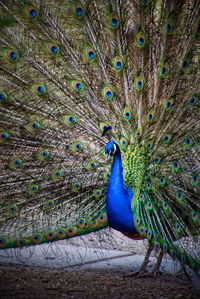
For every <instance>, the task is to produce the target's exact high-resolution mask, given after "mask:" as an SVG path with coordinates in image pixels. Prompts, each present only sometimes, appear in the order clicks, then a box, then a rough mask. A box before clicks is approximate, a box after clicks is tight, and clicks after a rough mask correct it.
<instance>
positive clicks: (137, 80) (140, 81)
mask: <svg viewBox="0 0 200 299" xmlns="http://www.w3.org/2000/svg"><path fill="white" fill-rule="evenodd" d="M135 87H136V90H137V91H139V92H140V91H142V89H143V87H144V78H143V77H142V76H140V77H136V78H135Z"/></svg>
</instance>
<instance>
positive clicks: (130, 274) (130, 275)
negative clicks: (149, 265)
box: [124, 270, 148, 277]
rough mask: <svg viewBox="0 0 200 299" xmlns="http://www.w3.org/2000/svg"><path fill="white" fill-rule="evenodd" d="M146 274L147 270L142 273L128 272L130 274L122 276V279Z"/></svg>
mask: <svg viewBox="0 0 200 299" xmlns="http://www.w3.org/2000/svg"><path fill="white" fill-rule="evenodd" d="M146 272H148V271H147V270H143V271H140V270H139V271H135V272H130V273H126V274H124V277H134V276H137V277H138V275H142V274H143V273H146Z"/></svg>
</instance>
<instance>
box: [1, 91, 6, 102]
mask: <svg viewBox="0 0 200 299" xmlns="http://www.w3.org/2000/svg"><path fill="white" fill-rule="evenodd" d="M5 98H6V94H5V93H4V92H1V93H0V102H3V101H4V100H5Z"/></svg>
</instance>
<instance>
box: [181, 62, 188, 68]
mask: <svg viewBox="0 0 200 299" xmlns="http://www.w3.org/2000/svg"><path fill="white" fill-rule="evenodd" d="M187 66H188V62H187V60H184V61H183V63H182V69H185V68H186V67H187Z"/></svg>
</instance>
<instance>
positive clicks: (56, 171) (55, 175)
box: [51, 169, 63, 181]
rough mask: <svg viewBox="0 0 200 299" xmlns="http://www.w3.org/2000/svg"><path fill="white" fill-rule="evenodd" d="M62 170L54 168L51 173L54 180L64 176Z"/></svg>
mask: <svg viewBox="0 0 200 299" xmlns="http://www.w3.org/2000/svg"><path fill="white" fill-rule="evenodd" d="M62 175H63V174H62V171H61V170H60V169H54V170H53V171H52V173H51V178H52V180H54V181H58V180H60V179H61V178H62Z"/></svg>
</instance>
